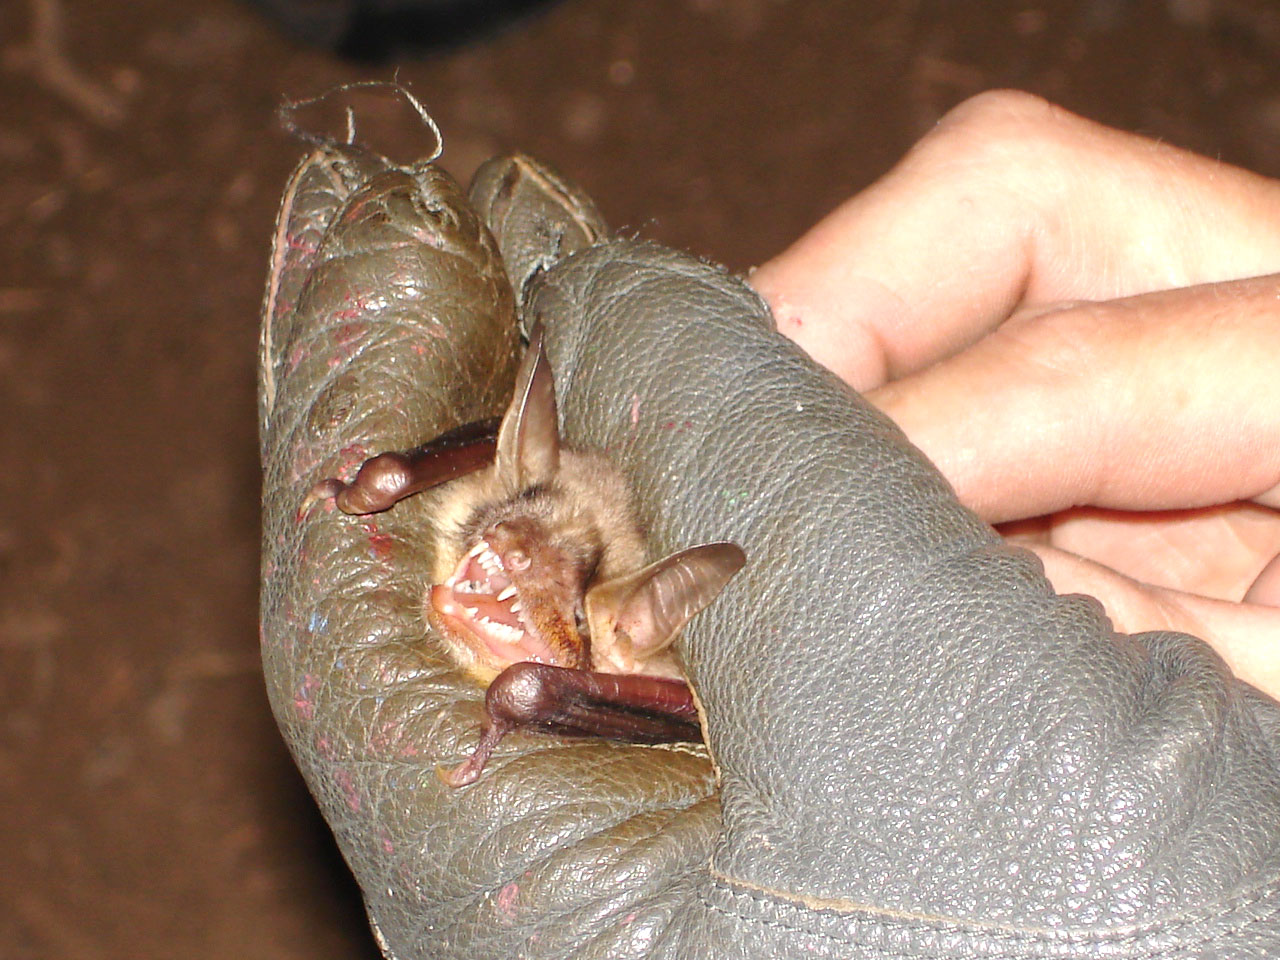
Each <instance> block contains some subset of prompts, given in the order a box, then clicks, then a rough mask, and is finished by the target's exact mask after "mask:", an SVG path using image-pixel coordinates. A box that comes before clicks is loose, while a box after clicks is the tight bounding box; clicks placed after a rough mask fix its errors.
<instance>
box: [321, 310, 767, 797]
mask: <svg viewBox="0 0 1280 960" xmlns="http://www.w3.org/2000/svg"><path fill="white" fill-rule="evenodd" d="M542 341H543V337H542V330H541V328H540V327H536V328H535V329H534V331H533V332H532V336H531V339H530V343H529V347H528V349H527V350H526V352H525V356H524V359H523V361H522V363H521V366H520V370H519V372H518V374H517V376H516V386H515V394H514V396H513V398H512V400H511V405H510V406H509V407H508V408H507V411H506V413H505V414H504V415H503V417H502V418H501V420H500V421H499V420H497V419H493V420H486V421H479V422H476V423H472V424H467V425H465V426H462V427H459V428H457V429H455V430H451V431H449V432H448V433H445V434H442V435H441V436H439V437H437V438H436V439H434V440H432V441H429V442H428V443H426V444H424V445H423V446H421V447H418V448H416V449H414V450H411V451H406V452H389V453H384V454H380V455H379V456H377V457H374V458H372V459H370V460H368V461H366V462H365V463H364V465H363V466H362V467H361V468H360V470H359V472H358V473H357V474H356V477H355V479H354V480H353V481H352V482H351V483H350V484H347V483H344V482H343V481H341V480H338V479H336V478H331V479H327V480H322V481H321V482H320V483H318V484H316V485H315V487H313V488H312V490H311V492H310V494H309V495H308V497H307V499H306V502H305V503H304V505H303V509H304V510H305V509H306V508H307V507H308V506H310V504H311V503H314V502H315V501H316V500H319V499H324V498H330V497H332V498H333V499H334V500H335V503H336V504H337V506H338V507H339V509H341V510H343V511H344V512H347V513H373V512H377V511H380V510H385V509H388V508H390V507H391V506H393V505H394V504H395V503H397V502H398V501H400V500H402V499H404V498H405V497H408V496H411V495H412V494H415V493H418V492H420V491H423V490H427V489H429V488H433V487H440V490H439V491H438V494H437V495H438V507H437V509H436V512H435V517H434V521H433V530H434V532H433V535H434V536H435V537H436V538H437V539H438V542H437V544H436V548H437V549H436V551H435V557H436V561H435V566H434V569H433V570H432V571H431V576H432V586H431V587H430V588H429V589H428V590H427V592H426V597H425V600H424V608H425V611H426V615H427V619H428V621H429V622H430V623H431V625H432V627H434V628H435V630H436V632H437V633H438V634H439V636H440V637H441V638H442V639H443V641H444V644H445V647H446V649H447V650H448V652H449V654H450V656H451V657H452V659H453V660H454V661H455V662H456V663H457V664H458V666H459V667H461V668H462V669H463V670H464V671H465V672H466V673H467V674H468V675H469V676H470V677H472V678H473V679H475V680H476V681H478V682H479V683H480V684H481V685H483V686H486V687H487V690H486V693H485V717H484V721H483V724H482V727H481V732H480V740H479V743H478V744H477V746H476V748H475V750H474V752H473V753H472V754H471V755H470V757H468V758H467V759H466V760H465V761H463V762H462V763H461V764H459V765H458V766H456V767H454V768H453V769H452V770H447V771H446V770H443V769H440V770H438V773H439V774H440V778H441V779H442V780H443V781H444V782H445V783H446V784H449V785H450V786H454V787H458V786H464V785H466V784H469V783H472V782H474V781H475V780H476V779H477V778H478V777H479V776H480V774H481V772H482V771H483V770H484V766H485V764H486V763H487V762H488V759H489V757H490V755H491V754H492V752H493V749H494V747H496V746H497V744H498V743H499V742H500V741H501V740H502V738H503V737H504V736H505V735H506V734H507V733H509V732H511V731H512V730H516V729H531V730H541V731H545V732H548V733H555V734H564V735H571V736H596V737H603V738H607V739H612V740H626V741H630V742H634V743H670V742H677V741H695V742H696V741H699V740H701V730H700V727H699V725H698V720H697V708H696V705H695V703H694V698H693V694H692V691H691V690H690V689H689V686H688V684H687V683H686V682H685V679H684V673H683V671H682V670H681V668H680V665H679V662H678V660H677V659H676V656H675V653H674V651H673V650H672V649H671V644H672V642H673V641H674V640H675V639H676V637H677V636H678V635H679V633H680V631H681V629H683V627H684V626H685V624H687V623H688V622H689V620H690V619H691V618H692V617H694V616H695V615H696V614H697V613H699V612H700V611H701V610H703V609H704V608H705V607H707V606H708V605H709V604H710V603H711V602H712V601H713V600H714V599H715V598H716V596H717V595H718V594H719V593H720V591H721V590H722V589H723V588H724V586H725V584H726V583H728V582H729V580H730V579H731V578H732V577H733V576H734V574H736V573H737V572H738V570H740V569H741V568H742V566H743V564H744V563H745V562H746V556H745V554H744V553H743V552H742V550H741V548H740V547H738V546H737V545H736V544H733V543H729V542H715V543H705V544H701V545H699V546H695V547H690V548H689V549H686V550H681V551H679V552H677V553H673V554H671V555H670V556H666V557H663V558H662V559H660V560H657V561H655V562H653V563H648V564H646V563H645V556H646V549H647V548H646V542H645V537H644V534H643V530H642V528H641V525H640V523H639V520H638V518H637V513H636V508H635V501H634V497H633V495H632V492H631V489H630V487H629V485H628V483H627V481H626V479H625V477H624V476H623V475H622V473H621V472H620V471H619V470H618V468H617V467H616V466H614V464H613V463H611V462H610V461H609V459H608V458H607V457H605V456H604V455H603V454H601V453H598V452H595V451H591V450H578V449H574V448H572V447H570V446H569V445H568V444H566V443H564V442H563V441H562V440H561V437H560V432H559V420H558V415H557V410H556V396H555V382H554V379H553V376H552V372H551V367H550V363H549V361H548V360H547V356H546V352H545V350H544V348H543V342H542Z"/></svg>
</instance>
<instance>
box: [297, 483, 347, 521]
mask: <svg viewBox="0 0 1280 960" xmlns="http://www.w3.org/2000/svg"><path fill="white" fill-rule="evenodd" d="M346 488H347V485H346V484H345V483H343V482H342V481H341V480H339V479H338V478H337V477H330V478H329V479H328V480H321V481H320V482H319V483H317V484H316V485H315V486H314V487H312V488H311V490H310V492H309V493H307V495H306V497H305V498H304V499H303V501H302V505H301V506H300V507H298V519H299V520H301V519H302V518H303V517H305V516H306V515H307V511H308V510H310V509H311V508H312V507H313V506H315V505H316V504H317V503H319V502H320V501H321V500H332V499H333V498H334V497H336V496H337V495H338V494H339V493H341V492H342V491H343V490H345V489H346Z"/></svg>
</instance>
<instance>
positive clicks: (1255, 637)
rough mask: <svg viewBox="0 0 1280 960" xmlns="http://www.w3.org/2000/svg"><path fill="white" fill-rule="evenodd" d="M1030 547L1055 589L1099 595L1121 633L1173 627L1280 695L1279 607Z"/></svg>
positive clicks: (1261, 687)
mask: <svg viewBox="0 0 1280 960" xmlns="http://www.w3.org/2000/svg"><path fill="white" fill-rule="evenodd" d="M1031 549H1033V550H1034V551H1035V553H1036V554H1037V555H1038V556H1039V557H1040V559H1041V561H1042V562H1043V563H1044V567H1045V573H1046V575H1047V576H1048V578H1049V581H1050V582H1051V583H1052V584H1053V587H1054V589H1055V590H1056V591H1057V592H1058V593H1084V594H1088V595H1090V596H1092V597H1095V598H1097V599H1098V601H1099V602H1101V603H1102V606H1103V607H1104V608H1105V610H1106V611H1107V615H1108V616H1109V617H1110V618H1111V621H1112V623H1113V624H1114V625H1115V628H1116V629H1117V630H1118V631H1120V632H1121V633H1142V632H1145V631H1148V630H1177V631H1180V632H1183V633H1189V634H1191V635H1192V636H1196V637H1199V638H1200V639H1202V640H1204V641H1205V642H1206V643H1208V644H1209V645H1210V646H1211V647H1213V649H1214V650H1215V651H1216V652H1217V653H1218V655H1219V656H1220V657H1222V659H1223V660H1224V661H1226V663H1227V666H1228V667H1230V668H1231V672H1232V673H1234V674H1235V675H1236V676H1237V677H1240V678H1241V679H1242V680H1246V681H1248V682H1249V683H1251V684H1253V685H1254V686H1255V687H1257V688H1258V689H1259V690H1262V691H1263V692H1264V693H1268V694H1270V695H1271V696H1273V697H1277V698H1280V608H1277V607H1274V606H1266V605H1262V604H1258V603H1231V602H1228V601H1225V600H1217V599H1212V598H1209V597H1202V596H1197V595H1195V594H1191V593H1184V592H1181V591H1178V590H1170V589H1167V588H1164V587H1155V586H1151V585H1149V584H1144V583H1140V582H1138V581H1136V580H1131V579H1129V578H1128V577H1125V576H1123V575H1121V574H1119V573H1117V572H1115V571H1114V570H1110V569H1108V568H1107V567H1104V566H1102V565H1101V564H1097V563H1094V562H1092V561H1090V560H1085V559H1084V558H1082V557H1077V556H1074V555H1072V554H1070V553H1067V552H1065V551H1062V550H1058V549H1055V548H1053V547H1045V546H1036V547H1032V548H1031Z"/></svg>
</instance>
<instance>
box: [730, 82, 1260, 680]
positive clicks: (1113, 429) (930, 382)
mask: <svg viewBox="0 0 1280 960" xmlns="http://www.w3.org/2000/svg"><path fill="white" fill-rule="evenodd" d="M1277 271H1280V183H1277V182H1276V181H1272V180H1268V179H1266V178H1263V177H1260V176H1258V175H1255V174H1252V173H1249V172H1246V171H1243V170H1240V169H1236V168H1232V167H1228V166H1225V165H1223V164H1221V163H1217V162H1214V161H1211V160H1208V159H1206V158H1203V157H1200V156H1196V155H1194V154H1190V153H1187V152H1184V151H1180V150H1177V149H1175V148H1172V147H1169V146H1167V145H1164V144H1160V143H1156V142H1154V141H1150V140H1146V139H1143V138H1140V137H1137V136H1133V135H1130V134H1126V133H1121V132H1118V131H1115V130H1111V129H1108V128H1105V127H1101V126H1098V125H1096V124H1094V123H1091V122H1089V121H1086V120H1083V119H1080V118H1078V117H1075V116H1073V115H1071V114H1069V113H1066V112H1065V111H1063V110H1061V109H1059V108H1056V107H1054V106H1052V105H1050V104H1048V103H1046V102H1044V101H1042V100H1040V99H1038V98H1036V97H1032V96H1029V95H1026V94H1020V93H1009V92H1000V93H992V94H985V95H982V96H980V97H977V98H974V99H973V100H970V101H968V102H967V103H965V104H962V105H961V106H960V107H957V108H956V109H955V110H953V111H952V112H951V113H950V114H948V115H947V116H946V117H945V118H944V119H943V120H942V121H941V122H940V123H939V125H938V126H937V127H936V128H935V129H934V130H933V131H932V132H931V133H930V134H928V135H927V136H926V137H925V138H924V139H923V140H921V142H920V143H919V144H917V145H916V147H915V148H914V149H913V150H911V151H910V152H909V153H908V155H907V156H906V157H905V158H904V159H903V161H902V162H901V163H900V164H899V165H898V166H897V167H896V168H895V169H894V170H893V171H891V172H890V173H889V174H887V175H886V176H885V177H884V178H883V179H881V180H880V181H879V182H877V183H876V184H875V185H873V186H872V187H870V188H869V189H867V190H866V191H864V192H863V193H861V194H859V195H857V196H855V197H853V198H852V199H851V200H849V201H848V202H847V203H845V204H844V205H843V206H841V207H840V208H839V209H837V210H836V211H835V212H834V213H832V214H831V215H830V216H829V217H827V218H826V219H825V220H824V221H823V222H821V223H820V224H818V226H816V227H815V228H814V229H813V230H811V231H810V232H809V233H808V234H807V235H805V236H804V237H802V238H801V239H800V240H799V241H797V242H796V243H795V244H794V245H793V246H792V247H791V248H790V249H788V250H787V251H785V252H784V253H782V254H781V255H780V256H778V257H777V258H775V259H774V260H772V261H770V262H769V263H767V264H765V265H764V266H762V267H760V268H759V269H758V270H757V271H756V272H755V273H754V274H753V276H752V278H751V279H752V282H753V284H754V285H755V286H756V288H757V289H758V290H759V291H760V292H761V293H762V294H763V295H764V296H765V298H766V299H767V300H768V301H769V302H770V304H771V306H772V307H773V310H774V313H775V315H776V317H777V321H778V328H779V330H780V331H781V332H783V333H784V334H786V335H787V336H789V337H791V338H792V339H793V340H795V341H796V342H797V343H798V344H799V345H800V346H801V347H803V348H804V349H805V350H806V351H808V352H809V353H810V354H811V355H812V356H813V357H814V358H815V359H817V360H818V361H819V362H821V363H823V364H825V365H826V366H828V367H830V368H831V369H832V370H834V371H835V372H836V373H838V374H839V375H840V376H842V377H843V378H844V379H845V380H846V381H848V382H849V383H850V384H852V385H853V386H854V387H856V388H858V389H859V390H862V391H865V392H866V394H867V397H868V399H870V400H871V401H872V402H873V403H875V404H876V405H877V406H879V407H881V408H882V409H883V410H884V411H885V412H886V413H888V414H889V415H890V416H891V417H893V418H894V419H895V420H896V421H897V422H898V423H899V424H900V425H901V426H902V428H903V429H904V430H905V431H906V432H907V434H908V436H909V437H910V438H911V439H912V441H913V442H915V443H916V444H917V445H918V446H919V447H920V448H921V449H922V450H923V451H924V452H925V453H926V454H927V455H928V456H929V457H930V458H931V459H932V460H933V461H934V463H936V464H937V465H938V467H939V468H940V469H941V470H942V472H943V473H944V474H945V475H946V476H947V478H948V479H949V480H950V481H951V483H952V485H953V486H954V487H955V489H956V492H957V494H958V495H959V497H960V499H961V500H962V501H963V502H964V503H965V504H967V505H968V506H970V507H972V508H973V509H974V510H976V511H977V512H978V513H979V514H981V515H982V516H983V517H984V518H986V519H987V520H989V521H990V522H992V523H998V524H1001V530H1002V532H1003V533H1004V534H1005V535H1006V536H1007V537H1009V538H1010V539H1013V540H1016V541H1018V542H1020V543H1022V544H1024V545H1026V546H1028V547H1030V548H1031V549H1033V550H1035V551H1036V553H1038V554H1039V555H1040V557H1041V559H1042V560H1043V561H1044V564H1045V568H1046V571H1047V573H1048V575H1049V578H1050V580H1051V581H1052V582H1053V584H1054V586H1055V588H1056V589H1057V590H1058V591H1059V592H1061V593H1073V592H1074V593H1089V594H1092V595H1094V596H1096V597H1097V598H1098V599H1099V600H1101V601H1102V603H1103V604H1104V606H1105V607H1106V609H1107V611H1108V613H1109V614H1110V615H1111V617H1112V619H1113V621H1114V622H1115V625H1116V628H1117V629H1119V630H1122V631H1124V632H1129V633H1135V632H1140V631H1144V630H1156V629H1174V630H1183V631H1186V632H1189V633H1193V634H1195V635H1197V636H1199V637H1202V638H1203V639H1205V640H1206V641H1208V642H1209V643H1210V644H1211V645H1213V647H1214V648H1215V649H1216V650H1217V651H1218V652H1219V654H1221V655H1222V656H1223V658H1224V659H1225V660H1226V661H1227V662H1228V664H1230V666H1231V667H1232V669H1233V670H1234V671H1235V672H1236V674H1237V675H1239V676H1241V677H1242V678H1244V679H1246V680H1248V681H1249V682H1251V683H1253V684H1254V685H1256V686H1258V687H1259V688H1261V689H1263V690H1265V691H1266V692H1268V693H1270V694H1271V695H1272V696H1280V655H1278V654H1280V560H1278V557H1277V555H1278V554H1280V513H1278V512H1277V508H1280V360H1278V358H1280V275H1278V274H1277Z"/></svg>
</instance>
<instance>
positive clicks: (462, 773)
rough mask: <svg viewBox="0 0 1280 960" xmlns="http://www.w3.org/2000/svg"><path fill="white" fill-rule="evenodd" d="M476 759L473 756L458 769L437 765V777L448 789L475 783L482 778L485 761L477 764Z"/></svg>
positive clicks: (457, 767)
mask: <svg viewBox="0 0 1280 960" xmlns="http://www.w3.org/2000/svg"><path fill="white" fill-rule="evenodd" d="M476 759H477V758H476V756H475V755H474V754H473V755H472V756H471V757H470V758H469V759H467V760H464V761H462V763H460V764H458V765H457V766H456V767H451V768H448V769H446V768H445V767H443V766H441V765H440V764H438V763H437V764H436V776H437V777H439V778H440V782H441V783H443V784H444V785H445V786H446V787H465V786H467V784H470V783H475V782H476V780H478V779H479V778H480V773H481V771H483V770H484V761H483V760H481V761H480V762H479V763H476Z"/></svg>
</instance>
